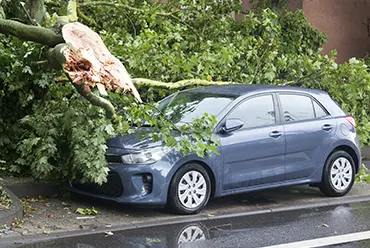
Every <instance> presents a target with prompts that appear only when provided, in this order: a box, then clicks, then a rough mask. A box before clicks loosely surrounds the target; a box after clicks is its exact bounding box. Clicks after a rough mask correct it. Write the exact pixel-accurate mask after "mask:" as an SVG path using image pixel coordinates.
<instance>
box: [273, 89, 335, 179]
mask: <svg viewBox="0 0 370 248" xmlns="http://www.w3.org/2000/svg"><path fill="white" fill-rule="evenodd" d="M278 96H279V99H280V104H281V109H282V112H283V113H282V119H283V120H282V121H283V123H284V131H285V139H286V156H285V179H286V180H291V179H296V178H305V177H309V176H311V175H312V174H313V173H314V171H315V169H316V168H317V166H318V165H319V164H320V163H322V161H323V158H324V156H325V155H324V154H326V153H327V151H328V149H329V147H330V144H331V142H332V138H333V136H334V133H335V128H336V121H335V119H334V118H332V117H331V116H330V115H329V114H328V112H327V111H326V110H325V108H324V107H323V106H322V105H321V104H320V103H319V102H318V101H317V100H316V99H314V98H313V97H312V96H310V95H306V94H296V93H279V94H278Z"/></svg>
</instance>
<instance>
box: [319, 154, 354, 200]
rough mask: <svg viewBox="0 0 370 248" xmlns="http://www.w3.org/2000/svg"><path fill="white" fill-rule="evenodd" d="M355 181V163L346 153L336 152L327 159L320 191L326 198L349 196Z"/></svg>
mask: <svg viewBox="0 0 370 248" xmlns="http://www.w3.org/2000/svg"><path fill="white" fill-rule="evenodd" d="M354 181H355V163H354V161H353V159H352V157H351V156H350V155H349V154H348V153H347V152H345V151H335V152H333V153H332V154H331V155H330V156H329V157H328V159H327V161H326V163H325V166H324V171H323V177H322V182H321V184H320V186H319V188H320V191H321V192H322V193H323V194H325V195H326V196H331V197H339V196H344V195H345V194H347V193H348V192H349V191H350V190H351V188H352V186H353V183H354Z"/></svg>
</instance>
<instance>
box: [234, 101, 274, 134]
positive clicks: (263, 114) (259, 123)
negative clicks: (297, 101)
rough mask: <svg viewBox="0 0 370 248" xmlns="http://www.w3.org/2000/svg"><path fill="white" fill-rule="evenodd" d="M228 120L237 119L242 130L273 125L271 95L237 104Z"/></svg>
mask: <svg viewBox="0 0 370 248" xmlns="http://www.w3.org/2000/svg"><path fill="white" fill-rule="evenodd" d="M228 118H239V119H241V120H242V121H243V123H244V125H243V128H253V127H263V126H268V125H271V124H275V109H274V101H273V98H272V95H263V96H257V97H254V98H251V99H248V100H246V101H244V102H242V103H241V104H239V105H238V106H237V107H236V108H235V109H233V110H232V112H231V114H230V115H229V116H228Z"/></svg>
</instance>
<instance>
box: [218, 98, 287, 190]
mask: <svg viewBox="0 0 370 248" xmlns="http://www.w3.org/2000/svg"><path fill="white" fill-rule="evenodd" d="M227 118H230V119H231V118H238V119H240V120H242V121H243V123H244V125H243V127H242V128H240V129H239V130H236V131H233V132H231V133H226V132H225V133H220V142H221V153H222V160H223V174H222V178H223V183H222V185H223V190H227V191H229V190H235V191H238V190H241V189H242V188H244V187H247V186H255V185H260V184H267V183H273V182H277V181H282V180H284V153H285V137H284V129H283V126H282V125H281V124H279V122H278V120H279V111H278V110H277V100H276V97H275V95H274V94H263V95H257V96H253V97H249V98H247V99H245V100H243V101H242V102H240V103H239V104H238V105H237V106H235V107H234V108H233V109H232V110H231V111H230V112H229V114H228V115H227V116H226V119H227Z"/></svg>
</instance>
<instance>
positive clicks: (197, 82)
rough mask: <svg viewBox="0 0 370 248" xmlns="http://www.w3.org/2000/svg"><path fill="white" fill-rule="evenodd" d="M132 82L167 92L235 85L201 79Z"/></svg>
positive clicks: (135, 80)
mask: <svg viewBox="0 0 370 248" xmlns="http://www.w3.org/2000/svg"><path fill="white" fill-rule="evenodd" d="M132 82H133V83H134V84H135V85H137V86H144V87H153V88H161V89H168V90H180V89H183V88H186V87H189V86H210V85H225V84H236V83H235V82H221V81H207V80H202V79H186V80H181V81H178V82H171V83H165V82H160V81H155V80H151V79H146V78H133V79H132Z"/></svg>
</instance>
